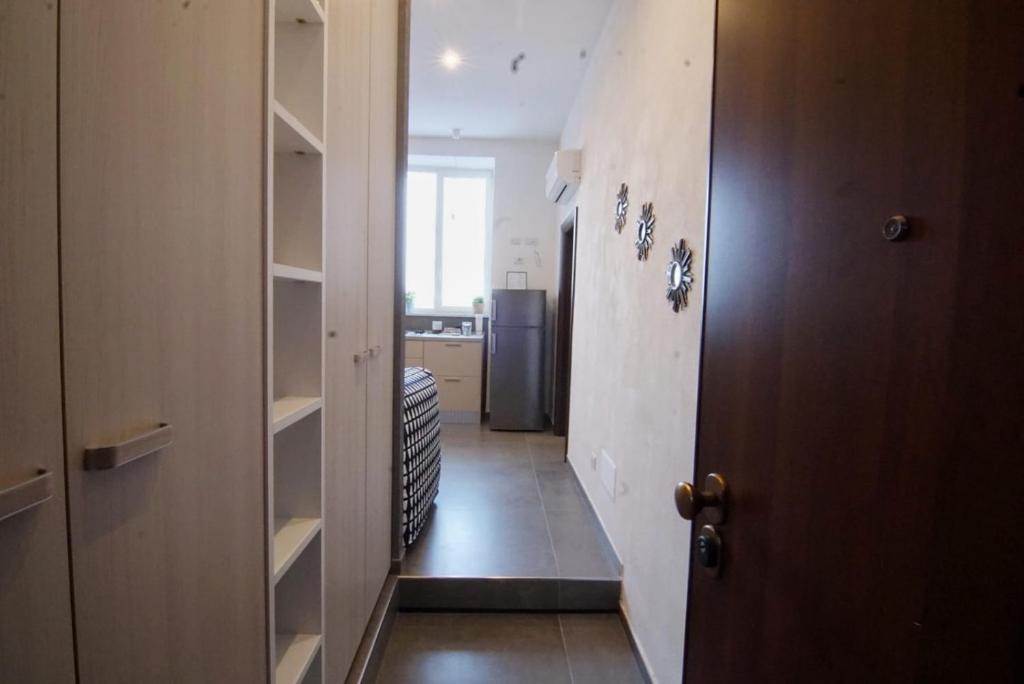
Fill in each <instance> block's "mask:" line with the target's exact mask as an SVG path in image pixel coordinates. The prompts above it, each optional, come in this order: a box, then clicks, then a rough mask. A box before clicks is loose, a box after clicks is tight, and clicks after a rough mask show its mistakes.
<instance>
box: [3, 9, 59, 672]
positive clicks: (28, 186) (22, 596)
mask: <svg viewBox="0 0 1024 684" xmlns="http://www.w3.org/2000/svg"><path fill="white" fill-rule="evenodd" d="M48 5H49V6H48ZM0 93H3V96H4V98H3V99H4V102H3V103H2V106H0V389H2V391H0V682H70V681H74V677H75V666H74V651H73V646H72V636H71V598H70V586H71V585H70V578H69V576H68V547H67V543H68V542H67V522H66V517H65V505H64V446H63V441H62V434H61V396H60V392H61V387H60V309H59V298H58V283H59V282H60V280H59V274H58V267H57V254H58V252H57V144H56V143H57V135H56V132H57V10H56V8H55V7H54V5H53V3H44V2H30V1H29V0H11V1H9V2H6V3H5V4H4V8H3V9H2V10H0ZM43 471H45V472H43ZM47 496H48V497H49V498H47ZM44 499H45V500H44ZM40 501H41V503H36V502H40ZM34 503H36V505H32V504H34Z"/></svg>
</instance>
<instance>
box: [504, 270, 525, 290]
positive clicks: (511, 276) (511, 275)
mask: <svg viewBox="0 0 1024 684" xmlns="http://www.w3.org/2000/svg"><path fill="white" fill-rule="evenodd" d="M505 289H507V290H525V289H526V271H505Z"/></svg>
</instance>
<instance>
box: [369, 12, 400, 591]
mask: <svg viewBox="0 0 1024 684" xmlns="http://www.w3.org/2000/svg"><path fill="white" fill-rule="evenodd" d="M371 23H372V34H371V41H372V54H371V58H370V71H371V76H370V83H371V84H372V85H371V87H370V98H369V107H370V135H369V138H370V160H369V161H370V164H369V182H370V192H369V237H368V249H369V251H368V254H367V260H368V262H369V264H370V267H369V273H368V275H369V279H370V282H369V290H368V292H367V325H368V330H369V332H368V334H369V340H370V345H371V346H372V347H373V348H374V349H376V348H378V347H379V348H380V352H379V354H378V355H377V356H376V357H375V358H374V360H373V362H372V363H371V364H370V366H369V369H368V370H369V377H368V382H367V394H366V412H367V419H366V505H367V513H366V574H367V601H368V603H369V605H370V606H373V605H374V603H375V602H376V601H377V596H378V595H379V594H380V590H381V587H382V586H383V585H384V580H385V579H386V578H387V575H388V571H389V570H390V568H391V476H392V453H391V446H392V414H393V410H394V406H393V404H392V400H393V398H394V385H393V379H394V329H395V324H394V315H395V163H396V160H395V147H396V143H397V140H396V131H395V125H396V118H397V111H396V106H397V103H398V82H397V79H398V2H397V0H387V2H374V3H373V16H372V21H371Z"/></svg>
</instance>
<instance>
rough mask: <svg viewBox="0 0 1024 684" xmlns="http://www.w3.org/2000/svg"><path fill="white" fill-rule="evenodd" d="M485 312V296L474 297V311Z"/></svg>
mask: <svg viewBox="0 0 1024 684" xmlns="http://www.w3.org/2000/svg"><path fill="white" fill-rule="evenodd" d="M483 312H484V298H483V297H473V313H475V314H482V313H483Z"/></svg>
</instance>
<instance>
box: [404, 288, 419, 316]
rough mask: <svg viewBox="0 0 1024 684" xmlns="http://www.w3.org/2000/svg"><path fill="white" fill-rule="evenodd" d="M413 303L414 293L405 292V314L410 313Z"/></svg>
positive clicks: (414, 300)
mask: <svg viewBox="0 0 1024 684" xmlns="http://www.w3.org/2000/svg"><path fill="white" fill-rule="evenodd" d="M415 302H416V293H415V292H406V293H405V313H412V310H413V305H414V304H415Z"/></svg>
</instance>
